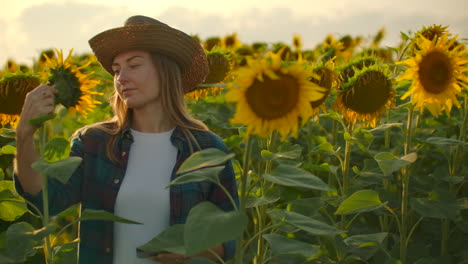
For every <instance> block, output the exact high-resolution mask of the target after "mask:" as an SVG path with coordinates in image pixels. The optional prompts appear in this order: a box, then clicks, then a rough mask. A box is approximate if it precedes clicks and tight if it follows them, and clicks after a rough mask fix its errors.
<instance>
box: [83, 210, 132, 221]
mask: <svg viewBox="0 0 468 264" xmlns="http://www.w3.org/2000/svg"><path fill="white" fill-rule="evenodd" d="M80 220H81V221H87V220H103V221H113V222H120V223H126V224H141V223H139V222H136V221H133V220H129V219H126V218H122V217H119V216H116V215H114V214H112V213H109V212H107V211H104V210H93V209H85V210H84V211H83V212H82V213H81V217H80Z"/></svg>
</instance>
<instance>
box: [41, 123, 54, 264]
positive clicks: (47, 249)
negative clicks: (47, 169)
mask: <svg viewBox="0 0 468 264" xmlns="http://www.w3.org/2000/svg"><path fill="white" fill-rule="evenodd" d="M39 137H40V153H41V156H40V157H41V158H42V159H43V158H44V156H45V155H44V153H45V145H46V141H47V138H46V130H45V124H43V125H42V126H41V127H40V128H39ZM41 175H42V206H43V209H44V210H43V214H42V225H43V226H44V227H47V225H48V224H49V221H50V217H49V195H48V194H49V192H48V184H47V175H45V174H43V173H42V174H41ZM44 256H45V259H46V263H47V264H53V263H54V259H53V256H52V250H51V244H50V236H49V235H47V236H45V237H44Z"/></svg>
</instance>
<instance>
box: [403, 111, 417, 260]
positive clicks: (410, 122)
mask: <svg viewBox="0 0 468 264" xmlns="http://www.w3.org/2000/svg"><path fill="white" fill-rule="evenodd" d="M413 114H414V107H413V105H412V104H410V106H409V108H408V121H407V127H406V130H407V131H406V142H405V155H407V154H408V153H409V152H410V150H411V142H412V137H413V132H412V131H413ZM401 174H402V175H401V185H402V186H401V189H402V190H401V228H400V260H401V262H402V263H403V264H405V263H406V249H407V239H408V237H407V235H408V234H407V230H408V196H409V195H408V191H409V187H408V185H409V172H408V168H407V167H404V168H402V170H401Z"/></svg>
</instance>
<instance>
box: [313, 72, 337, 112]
mask: <svg viewBox="0 0 468 264" xmlns="http://www.w3.org/2000/svg"><path fill="white" fill-rule="evenodd" d="M314 73H315V74H316V76H311V77H310V78H309V80H310V81H311V82H313V83H315V84H317V85H318V86H320V87H322V88H324V89H325V92H324V96H323V97H322V98H320V99H319V100H315V101H311V105H312V108H313V109H314V110H318V108H319V106H321V105H322V104H323V102H325V100H326V99H327V97H328V95H329V94H330V92H331V89H332V87H333V86H335V85H336V84H337V83H338V74H337V73H335V72H334V71H333V67H331V66H328V65H327V64H326V65H323V66H319V67H317V68H315V69H314Z"/></svg>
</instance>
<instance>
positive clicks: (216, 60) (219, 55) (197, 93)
mask: <svg viewBox="0 0 468 264" xmlns="http://www.w3.org/2000/svg"><path fill="white" fill-rule="evenodd" d="M206 58H207V60H208V66H209V69H210V72H209V73H208V76H207V77H206V79H205V81H204V82H203V84H216V83H221V82H223V81H224V80H225V79H226V78H227V76H228V75H229V72H230V71H231V67H232V66H231V62H230V58H229V54H228V53H227V52H226V51H223V50H213V51H210V52H207V53H206ZM222 89H223V88H222V87H221V86H208V85H207V86H204V85H200V86H198V87H196V88H195V90H194V91H192V92H190V93H188V94H187V95H186V96H187V97H188V98H191V99H194V100H198V99H199V98H203V97H205V96H207V95H216V94H218V93H219V92H220V91H221V90H222Z"/></svg>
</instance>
